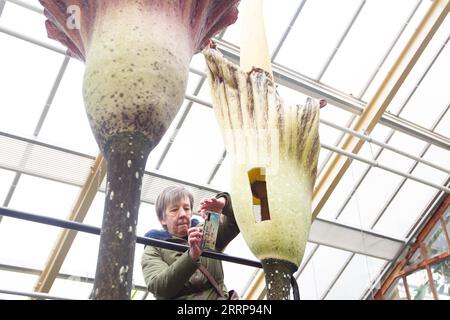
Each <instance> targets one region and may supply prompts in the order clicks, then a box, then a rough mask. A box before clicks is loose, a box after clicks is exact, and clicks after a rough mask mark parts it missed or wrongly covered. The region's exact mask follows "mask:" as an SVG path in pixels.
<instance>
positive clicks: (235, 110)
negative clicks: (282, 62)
mask: <svg viewBox="0 0 450 320" xmlns="http://www.w3.org/2000/svg"><path fill="white" fill-rule="evenodd" d="M252 5H255V6H252ZM261 11H262V7H261V2H260V1H259V0H244V1H243V2H242V5H241V7H240V19H242V25H243V28H244V29H243V31H242V33H243V38H244V39H246V40H245V41H244V42H243V43H242V45H241V68H239V67H237V66H235V65H234V64H232V63H231V62H229V61H227V60H225V59H224V57H223V56H222V54H221V53H219V52H218V51H217V50H215V49H212V48H207V49H205V50H204V51H203V53H204V55H205V57H206V61H207V66H208V79H209V83H210V86H211V92H212V100H213V106H214V111H215V114H216V118H217V120H218V122H219V125H220V127H221V129H222V134H223V137H224V141H225V145H226V148H227V151H228V154H229V155H230V157H231V166H232V170H231V185H230V187H231V189H230V194H231V197H232V201H233V209H234V212H235V215H236V219H237V222H238V225H239V228H240V230H241V232H242V234H243V237H244V239H245V241H246V242H247V244H248V246H249V247H250V249H251V250H252V252H253V253H254V254H255V256H256V257H258V258H259V259H260V260H261V262H262V264H263V267H264V271H265V274H266V287H267V291H268V299H289V291H290V290H289V288H290V277H291V276H292V274H293V273H294V272H295V271H296V270H297V269H298V267H299V265H300V262H301V259H302V257H303V253H304V248H305V245H306V241H307V239H308V234H309V229H310V225H311V201H312V191H313V186H314V182H315V179H316V171H317V161H318V156H319V150H320V143H319V135H318V129H319V110H320V105H321V102H319V101H317V100H313V99H308V100H307V102H306V104H305V105H293V106H291V105H286V104H285V103H284V102H283V101H282V99H281V98H280V96H279V95H278V94H277V92H276V87H275V84H274V82H273V76H272V74H271V69H270V63H269V62H268V54H267V44H266V43H265V35H264V29H263V27H262V26H263V25H262V22H261V21H262V20H261V14H262V12H261ZM258 14H259V17H260V18H259V19H260V20H258ZM255 15H256V16H255ZM252 22H255V23H254V24H252ZM244 30H246V31H244ZM261 33H262V34H261ZM253 41H256V43H253ZM264 48H265V49H264ZM249 52H250V53H251V52H254V53H253V56H252V57H249V56H248V53H249ZM261 53H262V56H261V55H260V54H261Z"/></svg>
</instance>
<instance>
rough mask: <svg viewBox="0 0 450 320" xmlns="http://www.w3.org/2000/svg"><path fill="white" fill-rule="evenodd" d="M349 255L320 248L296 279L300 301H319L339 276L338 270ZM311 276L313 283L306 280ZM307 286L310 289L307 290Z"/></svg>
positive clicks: (344, 252) (341, 251) (332, 249)
mask: <svg viewBox="0 0 450 320" xmlns="http://www.w3.org/2000/svg"><path fill="white" fill-rule="evenodd" d="M350 255H351V253H350V252H348V251H343V250H338V249H334V248H330V247H327V246H320V247H319V248H318V249H317V251H316V252H315V253H314V256H313V257H312V259H311V260H310V262H309V264H308V265H307V266H306V267H305V269H304V272H302V273H301V274H300V277H299V278H298V284H299V290H300V297H301V299H321V298H322V297H323V295H324V294H325V293H326V290H327V289H328V288H329V287H330V286H331V284H332V282H333V281H334V279H335V278H336V277H337V276H338V275H339V274H338V272H339V270H340V269H341V268H342V267H343V266H344V264H345V263H346V261H347V259H348V258H349V256H350ZM310 269H312V270H310ZM311 274H312V275H313V283H310V280H308V279H306V278H309V277H310V276H311ZM308 285H309V286H310V287H312V288H309V290H308ZM313 288H314V289H313ZM311 289H312V290H311Z"/></svg>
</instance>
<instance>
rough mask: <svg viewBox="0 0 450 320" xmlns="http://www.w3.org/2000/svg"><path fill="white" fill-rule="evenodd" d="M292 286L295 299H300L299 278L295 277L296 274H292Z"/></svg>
mask: <svg viewBox="0 0 450 320" xmlns="http://www.w3.org/2000/svg"><path fill="white" fill-rule="evenodd" d="M291 286H292V294H293V296H294V300H300V292H299V290H298V284H297V279H295V277H294V274H291Z"/></svg>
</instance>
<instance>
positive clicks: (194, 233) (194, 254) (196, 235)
mask: <svg viewBox="0 0 450 320" xmlns="http://www.w3.org/2000/svg"><path fill="white" fill-rule="evenodd" d="M202 234H203V228H200V227H192V228H189V230H188V243H189V255H190V256H191V258H192V260H193V261H197V260H198V259H199V258H200V256H201V254H202V252H203V250H202V247H201V244H202Z"/></svg>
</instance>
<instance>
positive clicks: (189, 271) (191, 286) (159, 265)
mask: <svg viewBox="0 0 450 320" xmlns="http://www.w3.org/2000/svg"><path fill="white" fill-rule="evenodd" d="M193 205H194V197H193V195H192V193H190V192H189V191H188V190H187V189H185V188H184V187H180V186H171V187H167V188H165V189H164V190H163V191H162V192H161V194H159V196H158V198H157V199H156V204H155V210H156V215H157V217H158V220H159V222H160V223H161V226H162V227H163V230H150V231H149V232H147V233H146V234H145V236H146V237H149V238H153V239H158V240H164V241H170V242H174V243H181V244H188V245H189V250H187V251H186V252H184V253H182V252H176V251H173V250H168V249H163V248H157V247H153V246H146V248H145V250H144V253H143V255H142V259H141V266H142V273H143V276H144V280H145V283H146V285H147V288H148V290H149V291H150V292H151V293H152V294H153V295H154V297H155V298H156V299H158V300H159V299H161V300H162V299H172V300H175V299H180V300H217V299H231V296H232V292H231V291H230V292H228V290H227V288H226V286H225V284H224V273H223V267H222V262H221V261H220V260H217V259H211V258H205V257H202V256H201V254H202V252H203V250H202V247H201V242H202V232H203V223H200V222H199V221H198V220H197V219H195V218H192V215H193ZM206 211H215V212H218V213H219V214H220V216H221V223H220V225H219V231H218V235H217V241H216V248H215V249H216V250H217V251H219V252H222V251H223V250H224V249H225V247H226V246H227V245H228V244H229V243H230V242H231V240H233V239H234V238H235V237H236V236H237V235H238V234H239V228H238V226H237V223H236V220H235V218H234V213H233V209H232V205H231V199H230V196H229V194H228V193H225V192H224V193H219V194H217V195H216V197H214V198H207V199H203V200H202V201H201V202H200V205H199V208H198V212H199V213H200V214H201V215H202V216H203V218H205V217H206Z"/></svg>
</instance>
